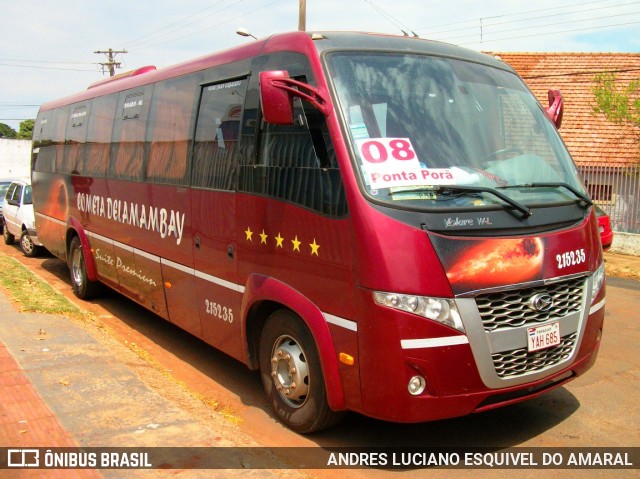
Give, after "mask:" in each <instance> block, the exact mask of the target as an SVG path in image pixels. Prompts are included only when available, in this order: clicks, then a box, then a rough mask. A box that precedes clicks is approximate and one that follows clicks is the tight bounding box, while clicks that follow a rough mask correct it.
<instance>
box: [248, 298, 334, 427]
mask: <svg viewBox="0 0 640 479" xmlns="http://www.w3.org/2000/svg"><path fill="white" fill-rule="evenodd" d="M259 360H260V376H261V378H262V384H263V385H264V389H265V392H266V394H267V397H268V398H269V402H270V404H271V407H272V408H273V410H274V412H275V413H276V416H277V418H278V419H279V420H280V421H281V422H282V423H284V424H285V425H286V426H287V427H289V428H290V429H293V430H294V431H296V432H298V433H301V434H305V433H311V432H315V431H320V430H322V429H326V428H328V427H330V426H332V425H334V424H335V423H337V422H338V421H339V420H340V419H341V418H342V416H343V413H341V412H335V411H332V410H331V409H330V408H329V404H328V402H327V395H326V388H325V384H324V378H323V375H322V368H321V366H320V356H319V354H318V350H317V348H316V345H315V342H314V340H313V336H312V335H311V332H310V331H309V329H308V328H307V327H306V325H305V324H304V323H303V322H302V320H301V319H300V318H299V317H298V316H297V315H295V314H294V313H292V312H291V311H287V310H279V311H276V312H274V313H273V314H272V315H271V316H270V317H269V318H268V319H267V322H266V323H265V325H264V328H263V330H262V333H261V335H260V349H259Z"/></svg>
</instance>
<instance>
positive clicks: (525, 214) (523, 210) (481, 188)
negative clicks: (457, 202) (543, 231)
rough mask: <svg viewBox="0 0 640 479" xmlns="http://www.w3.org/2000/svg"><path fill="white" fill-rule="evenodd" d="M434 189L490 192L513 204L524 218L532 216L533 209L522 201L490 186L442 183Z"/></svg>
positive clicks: (453, 191) (437, 190)
mask: <svg viewBox="0 0 640 479" xmlns="http://www.w3.org/2000/svg"><path fill="white" fill-rule="evenodd" d="M434 191H436V192H439V193H443V192H451V193H489V194H492V195H493V196H497V197H498V198H500V199H501V200H502V201H504V202H505V203H507V204H509V205H510V206H513V207H514V208H515V209H516V210H518V211H519V212H520V213H522V218H520V219H522V220H524V219H527V218H528V217H529V216H531V214H532V213H531V210H530V209H529V208H527V207H526V206H525V205H523V204H522V203H520V202H518V201H516V200H514V199H512V198H509V197H508V196H507V195H505V194H503V193H500V192H499V191H497V190H495V189H493V188H489V187H488V186H456V185H442V186H436V187H434Z"/></svg>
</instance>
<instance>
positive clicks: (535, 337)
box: [527, 323, 560, 352]
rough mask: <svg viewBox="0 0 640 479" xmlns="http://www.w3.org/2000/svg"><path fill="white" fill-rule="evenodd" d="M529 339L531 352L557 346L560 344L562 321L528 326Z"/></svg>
mask: <svg viewBox="0 0 640 479" xmlns="http://www.w3.org/2000/svg"><path fill="white" fill-rule="evenodd" d="M527 340H528V343H529V344H528V347H529V352H531V351H539V350H540V349H545V348H550V347H551V346H557V345H558V344H560V323H549V324H545V325H544V326H538V327H535V328H527Z"/></svg>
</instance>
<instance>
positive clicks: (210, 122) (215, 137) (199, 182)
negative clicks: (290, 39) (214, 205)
mask: <svg viewBox="0 0 640 479" xmlns="http://www.w3.org/2000/svg"><path fill="white" fill-rule="evenodd" d="M246 91H247V79H246V78H243V79H237V80H233V81H227V82H224V83H216V84H214V85H208V86H205V87H203V89H202V99H201V101H200V111H199V113H198V124H197V126H196V138H195V145H194V152H193V173H192V185H193V186H195V187H199V188H209V189H217V190H234V189H235V185H236V176H237V174H236V172H237V167H236V162H237V160H236V157H237V147H238V140H239V137H240V121H241V120H242V114H243V102H244V98H245V95H246Z"/></svg>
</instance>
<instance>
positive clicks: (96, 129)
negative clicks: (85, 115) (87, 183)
mask: <svg viewBox="0 0 640 479" xmlns="http://www.w3.org/2000/svg"><path fill="white" fill-rule="evenodd" d="M117 103H118V95H117V94H114V95H109V96H105V97H100V98H95V99H94V100H93V101H92V105H91V112H90V115H89V120H88V123H87V139H86V150H87V151H86V161H85V164H84V169H83V170H82V174H83V175H86V176H98V177H104V176H106V175H107V170H108V168H109V151H110V149H111V133H112V129H113V120H114V116H115V113H116V105H117Z"/></svg>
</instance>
